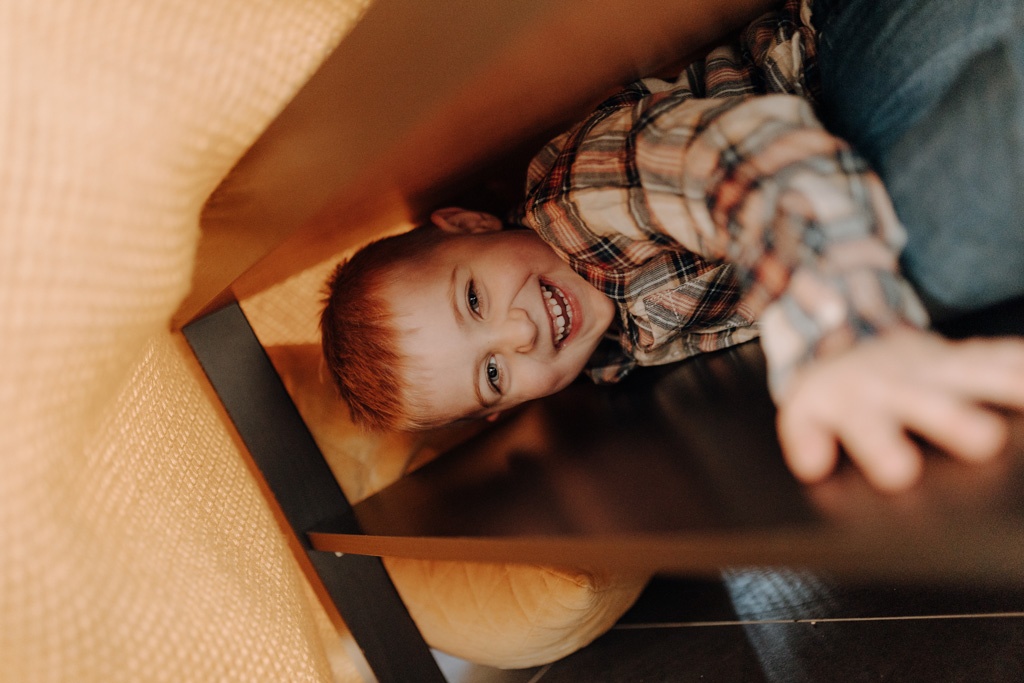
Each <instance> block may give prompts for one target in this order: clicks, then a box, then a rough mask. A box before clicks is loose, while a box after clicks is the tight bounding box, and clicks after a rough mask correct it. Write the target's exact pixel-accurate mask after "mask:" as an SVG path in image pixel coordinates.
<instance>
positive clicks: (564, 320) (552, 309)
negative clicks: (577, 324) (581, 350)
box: [541, 284, 572, 346]
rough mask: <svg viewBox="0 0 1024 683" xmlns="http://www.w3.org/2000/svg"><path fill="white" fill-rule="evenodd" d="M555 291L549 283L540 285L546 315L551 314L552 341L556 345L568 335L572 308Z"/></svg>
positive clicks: (559, 293) (570, 328)
mask: <svg viewBox="0 0 1024 683" xmlns="http://www.w3.org/2000/svg"><path fill="white" fill-rule="evenodd" d="M555 291H557V290H555V289H554V287H552V286H551V285H543V284H542V285H541V292H542V293H543V294H544V303H545V304H547V307H548V315H549V316H551V323H552V327H553V329H554V330H555V333H554V343H555V346H557V345H558V344H560V343H561V342H562V340H563V339H565V338H566V337H567V336H569V332H570V331H571V330H572V308H570V307H569V305H568V302H567V301H565V300H564V298H563V295H562V293H561V292H558V294H557V295H556V294H555ZM563 304H564V310H563Z"/></svg>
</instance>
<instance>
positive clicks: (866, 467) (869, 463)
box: [840, 416, 923, 491]
mask: <svg viewBox="0 0 1024 683" xmlns="http://www.w3.org/2000/svg"><path fill="white" fill-rule="evenodd" d="M879 417H880V416H875V418H876V419H868V420H859V421H856V422H852V423H851V424H848V425H846V427H845V429H844V430H843V432H842V434H841V435H840V436H841V438H842V442H843V446H844V448H845V449H846V452H847V454H848V455H849V456H850V459H851V460H853V462H854V463H855V464H856V465H857V466H858V467H859V468H860V470H861V471H862V472H863V473H864V476H865V477H867V479H868V481H870V482H871V483H872V484H873V485H874V486H875V487H877V488H879V489H881V490H883V491H902V490H904V489H906V488H909V487H910V486H912V485H913V484H914V483H915V482H916V481H917V480H918V479H919V478H920V477H921V470H922V468H923V462H922V456H921V451H920V449H918V447H917V446H916V445H915V444H914V442H913V441H911V440H910V438H909V437H908V436H907V433H906V432H905V431H904V430H903V428H902V426H901V425H900V424H897V423H893V422H891V421H890V420H886V419H877V418H879Z"/></svg>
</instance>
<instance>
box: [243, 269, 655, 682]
mask: <svg viewBox="0 0 1024 683" xmlns="http://www.w3.org/2000/svg"><path fill="white" fill-rule="evenodd" d="M336 260H337V259H336V258H332V259H328V260H326V261H324V262H323V263H321V264H320V265H318V266H316V267H313V268H310V269H308V270H307V271H305V272H303V273H299V274H297V275H295V276H294V277H292V278H290V279H289V280H287V281H286V282H284V283H281V284H280V285H277V286H275V287H273V288H271V289H268V290H266V291H264V292H262V293H261V294H259V295H256V296H254V297H250V298H249V299H246V300H244V301H243V302H242V308H243V310H244V311H245V312H246V315H247V316H248V317H249V319H250V322H251V324H252V326H253V329H254V330H255V332H256V334H257V336H258V337H259V338H260V340H261V341H262V342H263V344H264V345H265V346H266V348H267V351H268V353H269V355H270V357H271V360H272V361H273V363H274V365H275V367H276V368H277V370H278V373H279V374H280V375H281V377H282V379H283V380H284V382H285V385H286V387H287V388H288V390H289V393H290V394H291V395H292V397H293V399H294V401H295V404H296V407H297V408H298V409H299V412H300V413H301V414H302V416H303V419H304V420H305V421H306V424H307V425H308V426H309V428H310V431H311V432H312V433H313V436H314V438H315V440H316V442H317V444H318V446H319V447H320V449H321V451H322V452H323V453H324V457H325V459H326V460H327V462H328V464H329V465H330V467H331V469H332V471H333V472H334V474H335V476H336V477H337V479H338V481H339V483H340V485H341V487H342V489H343V490H344V491H345V494H346V496H347V497H348V499H349V500H350V501H351V502H358V501H360V500H362V499H363V498H365V497H367V496H368V495H370V494H372V493H373V492H375V491H378V490H380V489H382V488H384V487H385V486H387V485H388V484H390V483H391V482H393V481H394V480H395V479H397V478H399V477H400V476H402V474H404V473H405V472H407V471H409V470H411V469H413V468H415V467H417V466H419V465H421V464H423V463H424V462H426V461H429V460H431V459H432V458H434V457H436V456H438V455H439V454H440V453H441V452H443V451H444V450H445V449H446V448H449V447H451V446H452V445H453V444H455V443H458V442H459V441H461V440H463V439H464V438H466V437H467V436H469V435H470V434H472V433H474V432H475V431H477V430H478V429H480V428H481V427H482V425H483V423H480V425H477V426H461V427H457V428H450V429H447V430H438V431H435V432H430V433H426V434H423V435H416V436H414V435H410V434H402V433H391V434H379V435H374V434H368V433H364V432H362V431H360V430H359V429H357V428H356V427H354V426H353V425H352V424H351V422H350V421H349V419H348V413H347V411H346V409H345V407H344V404H343V403H341V402H340V401H339V400H338V398H337V396H336V394H335V392H334V389H333V387H332V386H331V385H330V380H328V379H327V378H325V377H324V376H323V373H322V371H321V367H320V366H321V363H320V359H321V354H320V350H319V345H318V341H317V340H318V338H319V333H318V330H317V318H318V314H319V310H320V304H319V298H320V297H319V292H320V289H321V288H322V285H323V282H324V279H325V278H326V276H327V274H328V273H329V271H330V269H331V268H332V267H333V266H334V264H335V262H336ZM385 566H386V567H387V569H388V572H389V573H390V574H391V577H392V580H393V581H394V582H395V586H396V588H397V589H398V591H399V593H400V594H401V596H402V599H403V600H404V601H405V603H406V605H407V607H408V608H409V612H410V614H411V615H412V617H413V619H414V620H415V622H416V624H417V626H419V628H420V631H421V632H422V633H423V635H424V638H426V640H427V642H428V643H430V644H431V645H432V646H434V647H436V648H438V649H439V650H442V651H444V652H447V653H449V654H452V655H455V656H457V657H461V658H463V659H467V660H469V661H473V662H478V663H481V664H488V665H491V666H497V667H502V668H518V667H527V666H533V665H536V664H543V663H546V662H550V661H553V660H555V659H559V658H561V657H564V656H565V655H567V654H569V653H571V652H574V651H575V650H577V649H579V648H580V647H582V646H584V645H586V644H587V643H589V642H590V641H592V640H593V639H594V638H596V637H597V636H599V635H600V634H602V633H604V632H605V631H606V630H608V628H610V627H611V626H612V625H613V624H614V623H615V621H616V620H617V619H618V618H619V617H620V616H621V615H622V613H623V612H625V610H626V609H628V608H629V607H630V606H631V605H632V604H633V602H635V601H636V598H637V596H638V595H639V593H640V591H641V590H642V589H643V587H644V586H645V585H646V583H647V580H648V579H649V578H650V577H649V576H647V575H640V576H634V575H619V574H614V573H610V572H603V571H588V570H587V569H583V568H558V567H539V566H530V565H516V564H503V563H469V562H441V561H426V560H409V559H399V558H385Z"/></svg>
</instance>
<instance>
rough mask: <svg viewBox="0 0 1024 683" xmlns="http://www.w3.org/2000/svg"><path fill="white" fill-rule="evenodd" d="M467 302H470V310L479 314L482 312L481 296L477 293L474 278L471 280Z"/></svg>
mask: <svg viewBox="0 0 1024 683" xmlns="http://www.w3.org/2000/svg"><path fill="white" fill-rule="evenodd" d="M466 303H467V304H469V310H471V311H473V312H474V313H476V314H477V315H479V314H480V297H478V296H477V294H476V284H474V283H473V281H472V280H470V281H469V291H468V292H467V293H466Z"/></svg>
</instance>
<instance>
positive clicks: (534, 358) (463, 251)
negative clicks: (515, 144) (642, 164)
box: [382, 230, 615, 421]
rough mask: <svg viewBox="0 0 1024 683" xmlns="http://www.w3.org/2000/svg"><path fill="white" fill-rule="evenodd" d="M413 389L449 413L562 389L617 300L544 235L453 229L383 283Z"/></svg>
mask: <svg viewBox="0 0 1024 683" xmlns="http://www.w3.org/2000/svg"><path fill="white" fill-rule="evenodd" d="M382 293H383V295H384V297H385V299H386V300H387V301H388V302H389V304H390V306H391V308H392V311H393V313H394V315H395V327H396V329H398V330H399V331H400V332H399V342H398V343H399V349H398V351H399V353H400V354H401V355H402V356H403V357H405V358H406V359H407V362H408V366H407V367H408V370H407V372H406V377H405V380H406V382H407V384H408V386H409V387H410V388H411V392H412V393H413V394H414V395H415V396H416V397H417V398H418V399H419V402H422V403H423V404H425V405H426V406H428V409H429V410H430V413H431V415H430V416H431V417H433V418H440V419H443V420H444V421H449V420H455V419H459V418H463V417H482V416H486V415H492V414H496V413H498V412H500V411H502V410H505V409H508V408H512V407H513V406H516V405H518V404H520V403H523V402H524V401H528V400H530V399H534V398H540V397H542V396H547V395H549V394H552V393H555V392H556V391H559V390H561V389H563V388H564V387H565V386H567V385H568V384H569V383H570V382H572V381H573V379H575V378H576V377H577V376H578V375H579V373H580V371H582V369H583V367H584V365H585V364H586V362H587V360H588V359H589V358H590V356H591V354H592V353H593V351H594V349H595V348H597V345H598V342H599V341H600V340H601V337H602V335H603V334H604V332H605V330H607V329H608V326H609V325H610V324H611V321H612V317H613V316H614V311H615V309H614V304H613V303H612V301H611V300H610V299H608V298H607V297H605V296H604V295H603V294H602V293H601V292H600V291H599V290H597V289H595V288H594V287H593V286H591V285H590V284H589V283H588V282H587V281H586V280H584V279H583V278H581V277H580V276H579V275H577V274H576V272H575V271H573V270H572V269H571V268H570V267H569V266H568V265H567V264H566V263H565V262H564V261H562V260H561V259H560V258H558V256H557V255H556V254H555V252H554V251H552V250H551V248H550V247H549V246H548V245H547V244H545V243H544V242H543V241H542V240H541V239H540V238H539V237H537V235H535V234H534V233H532V232H530V231H527V230H511V231H502V232H493V233H486V234H474V235H453V236H450V237H447V238H446V239H445V241H444V242H442V243H441V244H440V245H439V246H438V247H436V248H435V249H434V250H433V252H432V253H431V256H430V257H429V258H425V259H423V261H422V262H419V263H417V265H416V266H415V267H414V268H412V269H411V272H403V273H402V274H401V276H400V277H399V278H397V279H396V281H395V282H394V283H392V284H390V285H388V286H386V287H385V288H384V291H383V292H382Z"/></svg>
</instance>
